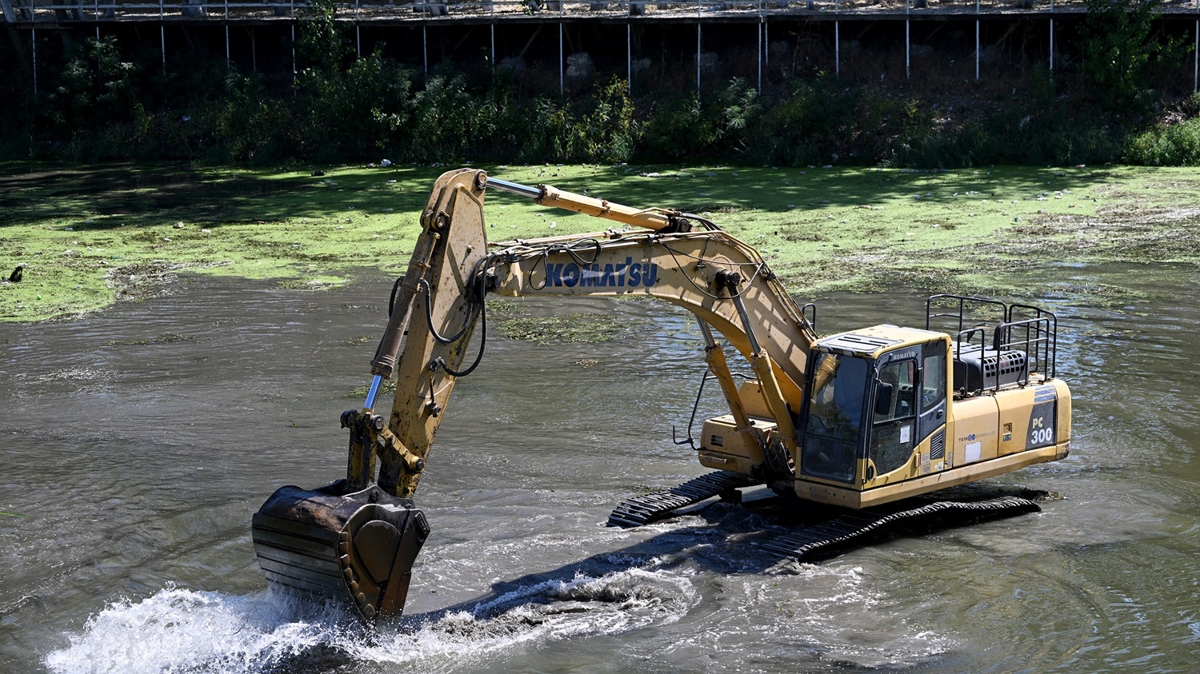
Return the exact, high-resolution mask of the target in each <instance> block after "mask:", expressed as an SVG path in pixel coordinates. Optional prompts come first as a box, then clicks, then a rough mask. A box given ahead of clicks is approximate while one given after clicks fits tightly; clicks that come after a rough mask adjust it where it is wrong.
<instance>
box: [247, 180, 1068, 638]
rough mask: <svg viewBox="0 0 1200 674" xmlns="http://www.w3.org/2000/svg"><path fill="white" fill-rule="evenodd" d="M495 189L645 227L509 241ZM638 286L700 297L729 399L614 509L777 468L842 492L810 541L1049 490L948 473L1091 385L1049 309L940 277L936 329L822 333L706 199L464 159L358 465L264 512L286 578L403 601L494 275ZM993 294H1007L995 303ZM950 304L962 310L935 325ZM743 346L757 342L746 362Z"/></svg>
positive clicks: (1049, 437)
mask: <svg viewBox="0 0 1200 674" xmlns="http://www.w3.org/2000/svg"><path fill="white" fill-rule="evenodd" d="M494 190H500V191H503V192H508V193H512V194H516V195H519V196H523V197H527V198H531V199H533V200H534V201H536V202H537V203H538V204H540V205H543V206H552V207H556V208H563V209H566V210H569V211H574V212H577V213H583V214H586V215H591V216H594V217H598V218H603V219H606V220H610V221H616V222H620V223H622V224H625V225H630V226H631V228H627V229H610V230H608V231H605V232H600V233H594V234H582V235H570V236H559V237H546V238H539V239H531V240H520V241H504V242H499V243H495V242H489V241H488V240H487V225H486V219H485V218H484V199H485V196H486V195H487V193H488V192H491V191H494ZM627 293H636V294H639V295H647V296H651V297H656V298H658V299H660V300H662V301H664V302H669V303H671V304H673V305H676V306H679V307H682V308H683V309H685V310H687V311H689V312H691V313H692V315H693V316H694V317H695V319H696V322H697V327H698V328H699V330H700V336H701V338H702V340H703V349H702V351H701V350H697V355H701V354H702V357H703V358H704V361H705V363H706V365H707V371H706V374H705V380H708V379H710V378H711V379H715V380H716V381H717V383H718V384H719V385H720V389H721V394H722V397H723V398H724V402H725V404H726V405H727V409H728V414H720V415H719V416H715V417H712V418H709V419H707V420H705V421H704V422H703V428H702V430H701V432H700V434H699V437H698V438H697V437H695V436H693V434H692V432H691V426H692V423H691V422H690V421H689V424H688V434H687V438H686V439H685V440H683V441H682V442H677V444H685V445H689V446H690V447H691V448H692V450H693V451H695V452H696V456H697V458H698V459H699V462H700V464H701V465H703V466H706V467H708V468H712V469H716V472H711V473H709V474H707V475H703V476H700V477H697V478H695V479H692V480H689V481H688V482H685V483H683V484H681V485H678V486H676V487H673V488H671V489H669V490H666V491H664V492H654V493H651V494H642V495H638V496H634V497H631V498H629V499H627V500H626V501H624V502H623V503H621V504H620V505H619V506H617V508H616V509H614V510H613V512H612V514H611V515H610V516H609V524H610V525H613V526H637V525H640V524H645V523H647V522H650V521H653V520H655V519H661V518H662V517H665V516H669V515H671V514H672V513H673V512H674V511H675V510H677V509H678V508H681V507H683V506H686V505H689V504H693V503H698V502H700V501H703V500H705V499H707V498H711V497H713V496H717V495H720V496H722V497H723V498H727V499H729V500H733V501H737V500H739V499H740V493H739V492H737V490H738V489H739V488H743V487H750V486H756V485H766V486H768V487H770V489H771V490H773V491H775V492H776V493H777V494H779V495H780V496H782V497H784V498H783V501H782V502H783V503H784V504H785V507H787V508H791V509H793V510H795V511H796V512H801V513H807V514H809V515H816V514H819V513H832V515H830V518H829V519H825V520H819V521H816V522H815V523H814V525H813V526H811V527H809V528H808V529H806V530H805V532H806V533H805V532H802V533H796V532H795V531H793V532H791V533H789V534H788V536H790V538H788V537H787V536H785V537H784V538H785V539H786V540H784V539H781V540H780V542H779V544H778V545H774V546H772V545H768V546H765V547H766V548H768V549H772V550H775V551H777V552H780V553H781V554H786V555H788V556H791V557H793V558H798V557H800V556H803V555H807V554H809V553H811V552H813V551H815V550H818V549H820V548H823V547H826V546H831V545H841V544H843V543H845V542H846V541H848V540H851V539H853V538H855V537H856V536H860V535H866V534H867V533H869V532H872V531H877V530H879V529H881V528H883V527H887V526H891V523H894V522H900V521H901V520H906V519H912V518H915V517H924V516H926V515H929V516H935V517H942V516H943V515H944V514H945V513H946V511H947V510H953V511H958V512H964V513H991V515H989V516H1008V515H1012V514H1016V513H1019V512H1029V511H1030V510H1037V509H1038V506H1037V504H1035V503H1033V502H1032V501H1030V500H1028V499H1026V498H1020V497H1015V496H1013V497H1005V498H991V499H987V498H983V499H980V498H975V499H970V498H957V499H951V498H949V497H947V496H945V495H944V494H945V492H943V491H941V490H944V489H945V488H947V487H951V486H954V485H959V484H964V483H967V482H972V481H975V480H980V479H983V478H987V477H990V476H993V475H1000V474H1003V473H1007V472H1010V471H1014V470H1017V469H1019V468H1023V467H1025V466H1028V465H1032V464H1035V463H1041V462H1044V461H1055V460H1058V459H1062V458H1063V457H1065V456H1066V455H1067V452H1068V448H1069V443H1070V436H1071V404H1070V403H1071V398H1070V391H1069V390H1068V388H1067V385H1066V384H1065V383H1064V382H1062V381H1061V380H1059V379H1057V378H1056V377H1055V373H1054V358H1055V349H1056V348H1057V347H1056V344H1057V342H1056V334H1057V319H1056V318H1055V317H1054V315H1053V314H1051V313H1049V312H1046V311H1044V310H1041V309H1038V308H1036V307H1031V306H1027V305H1017V304H1014V305H1011V306H1009V305H1005V304H1003V303H1001V302H996V301H994V300H983V299H979V298H969V297H961V296H957V295H939V296H934V297H932V298H930V300H929V301H928V303H927V304H926V320H925V328H924V329H917V328H905V327H898V326H896V325H892V324H886V325H877V326H873V327H868V328H862V329H858V330H854V331H851V332H845V333H841V334H838V335H832V336H829V337H826V338H825V339H820V338H819V337H818V336H817V333H816V329H815V328H814V327H813V325H812V323H811V322H810V321H809V320H808V319H807V318H806V316H805V314H804V312H803V311H802V310H801V308H800V307H799V306H798V305H797V304H796V302H795V300H793V298H792V297H791V295H790V294H789V293H788V289H787V288H786V287H785V286H784V284H783V282H782V281H781V280H780V279H779V277H778V276H777V275H776V274H775V273H774V272H773V271H772V270H771V269H770V267H769V266H768V264H767V262H766V260H764V259H763V257H762V255H761V254H760V253H759V252H758V251H757V250H755V249H754V248H753V247H751V246H749V245H747V244H745V243H744V242H742V241H739V240H737V239H736V238H735V237H733V236H730V235H729V234H728V233H727V232H725V231H723V230H722V229H721V228H720V227H718V226H717V225H716V223H713V222H711V221H710V220H708V219H706V218H704V217H703V216H700V215H696V214H691V213H686V212H682V211H678V210H674V209H663V208H644V209H638V208H632V207H629V206H623V205H621V204H616V203H612V202H609V201H607V200H605V199H597V198H594V197H589V196H585V195H580V194H572V193H569V192H563V191H560V190H558V189H556V188H554V187H552V186H549V185H537V186H529V185H520V184H518V183H513V182H509V181H505V180H500V179H496V178H490V177H488V175H487V174H486V173H484V172H483V171H478V170H474V169H460V170H457V171H450V172H448V173H445V174H443V175H442V176H441V177H439V178H438V180H437V182H436V183H435V185H434V188H433V191H432V194H431V195H430V197H429V200H428V201H427V203H426V207H425V209H424V211H423V212H422V215H421V232H420V233H419V235H418V236H417V239H416V241H415V243H414V245H413V253H412V258H411V260H410V262H409V265H408V268H407V269H406V271H405V273H404V276H403V277H401V278H400V279H398V280H397V281H396V284H395V286H394V288H393V290H392V298H391V300H390V301H389V302H388V304H387V306H388V311H389V316H388V322H387V328H386V330H385V331H384V334H383V338H382V339H381V340H380V342H379V346H378V347H377V350H376V352H375V357H374V359H373V360H372V361H371V374H372V375H373V376H374V378H373V380H372V381H371V385H370V387H369V389H368V393H367V397H366V400H365V401H364V403H363V405H362V407H361V408H360V409H352V410H348V411H346V412H345V413H343V414H342V416H341V423H342V427H343V428H346V429H348V430H349V447H348V450H347V454H346V456H347V468H346V477H345V478H343V479H340V480H337V481H335V482H333V483H331V484H328V485H325V486H323V487H318V488H315V489H303V488H300V487H295V486H287V487H282V488H280V489H278V490H276V492H275V493H274V494H272V496H271V497H270V498H268V499H267V501H266V502H265V503H264V504H263V506H262V507H261V508H260V509H259V510H258V512H257V513H256V514H255V515H254V518H253V520H252V534H253V538H254V548H255V552H256V554H257V556H258V560H259V566H260V567H261V568H262V570H263V573H264V575H265V576H266V577H267V580H268V582H269V583H270V584H271V585H272V586H273V587H277V588H280V589H285V590H289V591H294V592H299V593H302V594H307V595H318V596H323V597H326V598H329V599H332V600H335V601H339V602H341V603H344V604H346V605H348V607H350V608H351V610H353V611H355V612H356V613H357V615H359V616H360V617H362V618H363V619H365V620H367V621H373V620H374V619H376V617H379V616H396V615H399V614H400V613H401V612H402V611H403V609H404V602H405V599H406V597H407V595H408V588H409V582H410V580H411V577H412V569H413V564H414V562H415V560H416V557H417V554H418V553H419V552H420V549H421V546H422V545H423V544H424V543H425V541H426V539H427V537H428V536H429V534H430V527H429V522H428V521H427V520H426V518H425V514H424V513H423V512H422V511H421V510H420V509H419V508H418V507H417V506H416V504H415V503H414V502H413V500H412V499H413V497H414V495H415V493H416V490H417V486H418V483H419V481H420V478H421V476H422V475H423V472H424V470H425V465H426V461H427V460H428V459H429V455H430V450H431V447H432V445H433V440H434V436H435V435H436V433H437V430H438V427H439V425H440V424H441V423H442V420H443V419H444V418H445V416H446V410H447V406H448V405H449V402H450V397H451V393H452V391H453V389H454V384H455V381H456V380H457V379H458V378H459V377H465V376H467V375H469V374H470V373H471V372H473V371H474V370H475V368H476V367H477V366H478V365H479V364H480V362H482V359H483V355H484V352H485V349H486V345H487V333H488V329H487V301H486V298H487V296H488V294H495V295H499V296H506V297H521V296H530V295H540V296H543V297H566V296H591V297H613V296H617V295H623V294H627ZM980 308H982V309H988V308H990V309H991V311H992V313H991V314H989V315H990V318H987V319H986V320H984V321H983V322H982V323H981V322H979V318H978V316H977V315H976V309H980ZM997 312H998V313H997ZM812 315H813V318H814V320H815V316H816V312H815V309H814V311H813V314H812ZM997 316H999V318H998V319H997ZM935 319H941V320H939V323H940V324H941V325H939V326H938V327H941V328H943V330H933V329H931V327H933V326H931V321H932V320H935ZM971 325H974V326H975V327H968V326H971ZM477 326H478V327H479V329H478V330H476V327H477ZM473 334H474V335H477V337H478V338H477V340H472V335H473ZM475 342H477V346H474V347H472V344H473V343H475ZM727 349H728V350H730V351H734V352H736V353H737V354H739V355H740V357H741V358H740V359H738V360H736V361H733V362H732V363H731V361H729V360H728V359H727V357H726V350H727ZM471 353H473V354H475V355H474V357H473V360H470V361H469V360H468V354H471ZM731 365H733V367H738V368H741V369H747V368H748V370H749V372H748V373H747V372H735V371H734V369H732V368H731ZM739 378H740V380H741V382H740V384H739V381H738V380H739ZM385 379H393V380H394V381H395V396H394V398H393V401H392V404H391V409H390V413H388V411H386V410H384V409H382V407H383V406H382V405H381V406H379V407H377V406H376V398H377V397H378V396H379V395H380V392H381V391H382V390H383V388H384V387H383V382H384V380H385ZM951 392H952V393H951ZM696 400H697V403H696V404H697V406H699V405H700V404H701V398H700V396H699V395H697V398H696ZM547 413H548V414H553V411H552V409H549V410H548V411H547ZM695 416H696V411H695V410H694V411H693V414H692V417H693V420H694V419H695ZM914 423H916V424H918V425H917V426H916V428H917V429H918V431H919V432H917V433H913V429H914V426H913V424H914ZM1014 424H1015V425H1016V427H1017V428H1018V429H1020V430H1019V431H1018V432H1017V433H1015V434H1014V433H1013V432H1012V428H1013V426H1014ZM1023 425H1024V426H1023ZM1000 428H1004V431H1005V434H1004V437H1003V440H1001V439H1000V438H999V436H998V435H997V431H998V430H999V429H1000ZM1026 428H1027V429H1028V430H1027V431H1026ZM947 438H956V439H957V441H955V442H953V443H952V446H947V443H946V439H947ZM616 458H617V462H618V463H619V466H618V469H619V470H622V471H632V470H636V465H637V461H638V460H639V458H641V456H640V455H639V454H638V452H637V451H636V448H634V449H633V450H631V451H629V452H627V453H624V454H622V455H621V456H618V457H616ZM935 460H936V463H935V462H934V461H935ZM935 493H936V495H935ZM920 499H925V500H924V501H921V500H920Z"/></svg>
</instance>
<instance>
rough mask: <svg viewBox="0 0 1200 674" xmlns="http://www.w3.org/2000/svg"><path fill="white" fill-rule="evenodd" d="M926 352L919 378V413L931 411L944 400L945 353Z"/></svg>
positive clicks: (937, 350)
mask: <svg viewBox="0 0 1200 674" xmlns="http://www.w3.org/2000/svg"><path fill="white" fill-rule="evenodd" d="M939 346H940V344H939ZM926 352H927V353H926V355H925V373H924V376H923V377H922V378H921V411H925V410H929V409H933V408H934V407H936V406H938V405H939V404H940V403H941V402H942V401H943V400H945V399H946V353H945V352H944V351H941V350H939V349H926ZM929 352H932V353H929Z"/></svg>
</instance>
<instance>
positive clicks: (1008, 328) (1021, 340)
mask: <svg viewBox="0 0 1200 674" xmlns="http://www.w3.org/2000/svg"><path fill="white" fill-rule="evenodd" d="M937 328H941V329H944V330H945V331H946V332H948V333H950V334H952V335H954V361H955V373H956V381H955V386H958V387H960V388H961V387H965V390H966V391H967V392H968V393H969V392H973V391H980V390H983V391H988V390H992V391H994V390H997V389H999V388H1000V387H1001V386H1004V385H1011V384H1017V385H1020V386H1025V385H1027V384H1029V382H1030V377H1031V376H1033V375H1035V374H1041V375H1043V376H1044V377H1046V378H1048V379H1053V378H1054V377H1055V376H1057V374H1058V373H1057V366H1056V360H1057V355H1058V318H1057V317H1056V316H1055V315H1054V314H1053V313H1051V312H1049V311H1046V310H1045V309H1042V308H1040V307H1035V306H1031V305H1028V304H1013V305H1008V304H1005V303H1003V302H1000V301H997V300H990V299H984V298H978V297H967V296H963V295H934V296H932V297H930V298H929V299H928V300H926V302H925V329H926V330H929V329H937ZM968 360H969V361H971V362H972V363H974V366H975V367H978V372H977V375H974V376H966V375H967V373H968V370H969V368H968V367H966V366H967V362H966V361H968ZM975 376H978V380H977V381H975V380H974V377H975ZM972 382H973V383H972Z"/></svg>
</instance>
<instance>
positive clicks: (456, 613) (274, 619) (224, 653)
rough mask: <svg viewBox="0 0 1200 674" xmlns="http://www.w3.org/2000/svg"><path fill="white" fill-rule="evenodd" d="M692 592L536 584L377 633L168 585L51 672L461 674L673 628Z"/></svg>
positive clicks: (105, 615) (298, 610) (646, 586)
mask: <svg viewBox="0 0 1200 674" xmlns="http://www.w3.org/2000/svg"><path fill="white" fill-rule="evenodd" d="M696 596H697V592H696V590H695V588H694V587H693V585H692V583H691V581H690V580H689V579H688V578H687V577H686V576H683V575H679V574H675V573H670V572H665V571H658V570H645V569H625V570H621V571H616V572H613V573H608V574H604V575H601V576H599V577H592V576H588V575H582V574H581V575H577V576H575V577H574V578H571V579H567V580H562V579H549V580H542V581H539V582H532V583H529V584H526V585H522V586H518V587H516V588H514V589H511V590H508V591H506V592H503V593H500V594H498V595H495V596H492V597H489V598H488V599H486V600H484V601H480V602H478V603H476V604H474V605H469V606H466V607H456V608H455V609H454V610H446V611H442V612H438V613H432V614H426V615H419V616H411V617H406V618H404V619H402V620H400V621H399V622H398V623H397V624H394V625H390V626H386V627H383V628H381V629H380V630H379V631H378V632H372V631H369V630H365V629H363V628H361V627H359V626H358V625H357V624H356V623H354V622H353V621H352V620H351V619H349V618H348V617H347V616H346V615H344V614H341V613H339V612H338V611H337V610H336V609H333V608H331V607H315V606H306V605H300V604H298V603H297V602H295V601H293V600H290V599H289V598H287V597H284V596H280V595H276V594H273V593H270V592H264V593H261V594H256V595H246V596H230V595H225V594H222V593H219V592H195V591H192V590H185V589H179V588H173V587H168V588H166V589H163V590H160V591H159V592H157V593H155V594H154V595H152V596H150V597H148V598H146V599H143V600H141V601H128V600H127V601H120V602H116V603H113V604H111V605H109V606H108V607H107V608H105V609H104V610H103V611H101V612H100V613H98V614H96V615H94V616H92V617H91V618H90V619H89V620H88V622H87V624H86V625H85V627H84V629H83V631H82V633H81V634H76V635H68V639H69V642H70V645H69V646H67V647H66V648H64V649H62V650H58V651H55V652H52V653H50V654H49V655H48V656H46V658H45V661H44V664H45V665H46V666H47V667H48V668H49V669H50V670H52V671H55V672H123V673H124V672H129V673H138V672H164V671H172V672H262V671H270V670H274V669H291V668H292V667H295V666H299V665H300V664H301V663H306V664H307V666H305V667H304V669H311V670H319V669H327V668H329V669H332V668H335V667H337V666H338V665H339V664H340V665H344V664H346V663H348V662H349V663H355V662H357V663H362V664H370V663H379V664H383V663H386V664H389V665H393V666H394V665H409V666H413V667H415V666H418V665H419V667H420V669H421V670H422V671H423V672H428V671H455V670H460V669H462V668H464V667H470V666H471V665H472V664H478V663H479V662H481V661H486V660H489V659H491V658H495V657H500V656H502V655H503V654H504V652H506V651H508V650H510V649H513V648H516V647H520V646H522V645H525V644H536V643H544V642H547V641H554V640H561V639H567V638H572V637H581V636H591V635H601V634H614V633H619V632H623V631H626V630H630V629H634V628H638V627H644V626H646V625H650V624H668V623H672V622H675V621H677V620H679V619H680V618H681V617H683V616H684V615H685V614H686V613H687V611H688V609H689V608H690V607H691V606H693V605H695V603H696V601H697V598H696ZM402 668H403V667H402Z"/></svg>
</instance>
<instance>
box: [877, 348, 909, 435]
mask: <svg viewBox="0 0 1200 674" xmlns="http://www.w3.org/2000/svg"><path fill="white" fill-rule="evenodd" d="M916 383H917V361H915V360H901V361H896V362H894V363H888V364H887V365H884V366H883V369H881V370H880V371H879V384H880V387H879V388H880V389H881V392H880V396H879V397H880V398H886V397H888V396H887V394H884V393H882V391H883V390H886V389H887V388H888V387H891V394H890V398H891V400H890V401H887V402H888V404H887V406H886V408H885V409H879V408H878V406H876V409H875V423H877V424H881V423H885V422H888V421H893V420H895V419H904V418H907V417H911V416H913V415H915V414H916V413H917V406H916V402H917V401H916Z"/></svg>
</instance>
